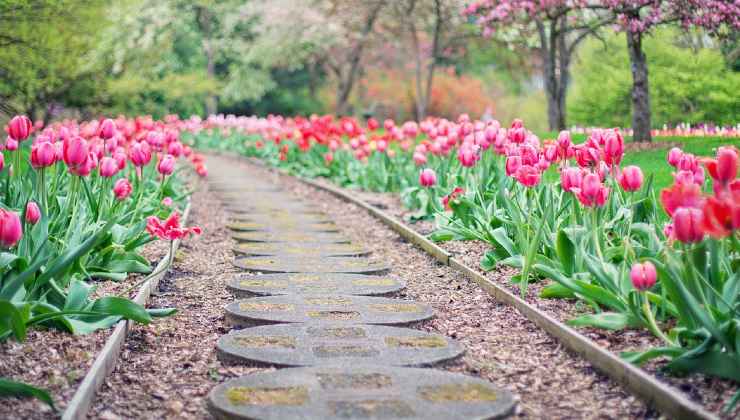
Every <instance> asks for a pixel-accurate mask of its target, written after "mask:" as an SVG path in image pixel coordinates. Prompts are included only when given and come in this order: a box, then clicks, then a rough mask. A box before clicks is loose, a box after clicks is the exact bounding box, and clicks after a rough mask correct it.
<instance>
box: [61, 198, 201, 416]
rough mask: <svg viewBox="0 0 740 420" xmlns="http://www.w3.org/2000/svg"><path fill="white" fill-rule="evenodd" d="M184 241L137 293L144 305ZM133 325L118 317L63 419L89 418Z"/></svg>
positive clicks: (186, 213)
mask: <svg viewBox="0 0 740 420" xmlns="http://www.w3.org/2000/svg"><path fill="white" fill-rule="evenodd" d="M190 204H191V202H190V199H188V203H187V206H186V207H185V211H184V212H183V215H182V219H181V220H182V223H183V224H185V223H187V220H188V216H189V215H190V207H191V206H190ZM180 242H181V240H180V239H178V240H176V241H175V242H174V244H173V247H172V248H171V252H170V251H168V252H167V254H165V256H164V257H162V259H161V260H160V261H159V263H158V264H157V266H156V267H154V269H153V272H157V271H159V270H161V272H160V273H159V274H157V275H156V276H154V277H152V278H151V279H149V280H147V281H146V282H144V284H142V285H141V287H140V288H139V291H138V292H137V293H136V297H135V298H134V299H133V300H134V302H136V303H138V304H140V305H142V306H146V304H147V303H148V302H149V298H150V297H151V295H152V292H153V291H155V290H157V287H158V286H159V281H160V280H161V279H163V278H164V276H165V275H167V271H168V270H165V269H164V268H165V266H166V265H167V263H168V261H169V260H170V259H171V256H172V255H174V254H175V253H177V249H178V248H179V247H180ZM171 254H172V255H171ZM131 325H132V321H129V320H125V319H124V320H121V321H118V323H117V324H116V326H115V327H114V329H113V332H112V333H111V335H110V336H109V337H108V339H107V340H106V341H105V346H103V349H102V350H100V353H98V354H97V356H95V361H94V362H93V364H92V366H91V367H90V370H88V371H87V373H86V374H85V378H84V379H83V380H82V382H81V383H80V385H79V386H78V387H77V391H75V393H74V396H73V397H72V399H71V400H70V402H69V404H68V405H67V408H66V410H64V414H63V415H62V420H81V419H85V418H87V413H88V411H89V410H90V407H91V406H92V402H93V400H94V399H95V395H96V393H97V392H98V390H99V389H100V387H101V386H102V385H103V382H104V381H105V378H106V376H108V375H109V374H110V373H111V372H112V371H113V369H114V368H115V367H116V363H117V362H118V357H119V356H120V354H121V349H122V348H123V345H124V344H125V342H126V337H127V336H128V332H129V330H130V329H131Z"/></svg>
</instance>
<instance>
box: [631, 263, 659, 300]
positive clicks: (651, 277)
mask: <svg viewBox="0 0 740 420" xmlns="http://www.w3.org/2000/svg"><path fill="white" fill-rule="evenodd" d="M657 279H658V273H657V271H656V270H655V266H654V265H653V263H651V262H650V261H645V262H644V263H635V264H634V265H633V266H632V269H631V270H630V280H632V286H634V288H635V289H637V290H639V291H640V292H644V291H645V290H648V289H650V288H651V287H653V286H655V282H656V281H657Z"/></svg>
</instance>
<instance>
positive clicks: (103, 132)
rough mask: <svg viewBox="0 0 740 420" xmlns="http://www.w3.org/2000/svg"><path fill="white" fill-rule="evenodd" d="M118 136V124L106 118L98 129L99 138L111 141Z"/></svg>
mask: <svg viewBox="0 0 740 420" xmlns="http://www.w3.org/2000/svg"><path fill="white" fill-rule="evenodd" d="M115 135H116V123H115V122H113V120H111V119H110V118H106V119H104V120H103V122H101V123H100V127H99V128H98V137H100V138H101V139H104V140H110V139H112V138H113V136H115Z"/></svg>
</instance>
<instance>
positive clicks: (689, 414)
mask: <svg viewBox="0 0 740 420" xmlns="http://www.w3.org/2000/svg"><path fill="white" fill-rule="evenodd" d="M231 156H236V155H231ZM247 160H248V161H249V162H251V163H253V164H256V165H258V166H261V167H263V168H266V169H268V170H271V171H274V172H277V173H280V174H282V175H287V176H292V177H294V178H295V179H298V180H300V181H301V182H303V183H305V184H306V185H309V186H311V187H313V188H316V189H319V190H322V191H325V192H328V193H330V194H332V195H334V196H336V197H338V198H339V199H341V200H343V201H346V202H349V203H352V204H354V205H357V206H359V207H362V208H363V209H365V210H367V211H368V212H369V213H370V214H371V215H372V216H374V217H375V218H377V219H378V220H380V221H381V222H382V223H383V224H385V225H387V226H388V227H390V228H391V229H393V230H394V231H395V232H397V233H398V234H400V235H401V236H403V237H404V238H405V239H407V240H408V241H409V242H412V243H414V244H416V245H417V246H419V247H420V248H422V249H423V250H424V251H426V252H427V253H428V254H430V255H431V256H433V257H434V258H435V259H437V261H439V262H440V263H442V264H444V265H447V266H449V267H450V268H452V269H454V270H456V271H458V272H460V273H462V274H463V275H465V276H466V277H467V278H469V279H470V280H473V281H474V282H476V283H477V284H478V285H479V286H480V287H481V288H483V290H485V291H486V293H488V294H489V295H491V296H492V297H493V298H494V299H496V300H498V301H499V302H501V303H504V304H506V305H509V306H512V307H514V308H515V309H516V310H517V311H519V313H521V314H522V315H523V316H524V317H526V318H527V319H529V320H530V321H532V322H533V323H534V324H535V325H537V326H538V327H539V328H541V329H542V330H544V331H545V332H547V333H548V334H549V335H551V336H552V337H554V338H555V339H557V340H558V341H559V342H560V343H561V344H563V345H564V346H565V347H567V348H568V349H569V350H571V351H573V352H575V353H576V354H578V355H579V356H580V357H582V358H583V359H585V360H586V361H588V362H589V363H591V364H592V365H593V366H594V368H596V369H597V370H598V371H599V372H601V373H603V374H605V375H606V376H608V377H610V378H611V379H613V380H614V381H616V382H618V383H619V384H621V385H622V386H624V387H625V388H626V389H627V390H629V391H630V392H631V393H633V394H634V395H635V396H637V397H638V398H640V399H641V400H643V401H645V402H646V403H647V404H649V405H651V406H653V407H655V408H656V409H657V410H658V411H660V412H661V413H663V414H665V415H668V416H670V417H671V418H675V419H686V420H689V419H704V420H716V419H718V417H717V416H716V415H714V414H713V413H711V412H709V411H708V410H706V409H705V408H704V407H702V406H701V405H699V404H697V403H695V402H693V401H691V400H689V399H688V398H686V397H684V396H683V394H681V392H680V391H679V390H677V389H675V388H674V387H672V386H670V385H668V384H665V383H663V382H660V381H659V380H658V379H656V378H655V377H653V376H652V375H651V374H649V373H647V372H645V371H644V370H642V369H640V368H639V367H637V366H634V365H632V364H630V363H627V362H625V361H624V360H622V359H621V358H620V357H619V356H618V355H615V354H614V353H612V352H610V351H608V350H606V349H604V348H602V347H600V346H598V345H597V344H596V343H594V342H593V341H592V340H590V339H588V338H587V337H585V336H584V335H582V334H580V333H579V332H578V331H576V330H575V329H573V328H571V327H568V326H567V325H565V324H563V323H562V322H560V321H558V320H557V319H555V318H553V317H551V316H550V315H548V314H546V313H545V312H543V311H542V310H540V309H538V308H536V307H535V306H533V305H530V304H529V303H527V302H526V301H524V300H523V299H521V298H519V297H518V296H516V295H514V294H512V293H511V292H509V291H508V290H506V289H504V288H503V287H501V286H499V285H498V284H496V283H494V282H492V281H491V280H489V279H487V278H486V277H485V276H484V275H483V274H481V273H480V272H479V271H477V270H475V269H473V268H471V267H469V266H467V265H465V264H464V263H463V262H461V261H459V260H458V259H456V258H454V257H453V256H452V254H450V253H449V252H447V251H445V250H444V249H442V248H441V247H439V246H438V245H436V244H435V243H434V242H432V241H431V240H429V239H427V238H426V237H424V236H423V235H421V234H419V233H418V232H416V231H414V230H412V229H411V228H409V227H408V226H406V225H405V224H404V223H403V222H401V221H399V220H397V219H396V218H395V217H393V216H391V215H389V214H387V213H386V212H384V211H382V210H380V209H378V208H376V207H374V206H372V205H371V204H369V203H367V202H365V201H364V200H362V199H360V198H358V197H355V196H354V195H352V194H350V193H348V192H346V191H343V190H342V189H340V188H337V187H335V186H330V185H323V184H321V183H318V182H316V181H314V180H311V179H307V178H303V177H299V176H293V175H291V174H289V173H287V172H286V171H284V170H281V169H278V168H274V167H271V166H268V165H266V164H265V163H264V162H262V161H260V160H258V159H256V158H247Z"/></svg>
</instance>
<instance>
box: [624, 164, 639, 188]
mask: <svg viewBox="0 0 740 420" xmlns="http://www.w3.org/2000/svg"><path fill="white" fill-rule="evenodd" d="M642 181H643V175H642V169H640V167H639V166H634V165H632V166H627V167H625V168H624V169H622V173H621V174H620V175H619V185H621V186H622V189H624V190H625V191H629V192H633V191H637V190H639V189H640V188H642Z"/></svg>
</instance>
